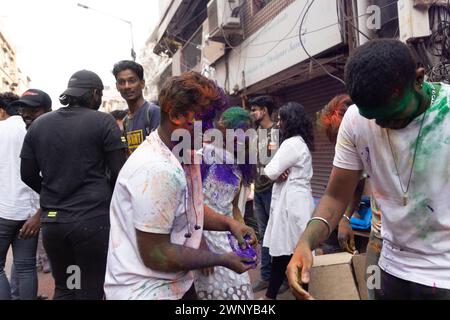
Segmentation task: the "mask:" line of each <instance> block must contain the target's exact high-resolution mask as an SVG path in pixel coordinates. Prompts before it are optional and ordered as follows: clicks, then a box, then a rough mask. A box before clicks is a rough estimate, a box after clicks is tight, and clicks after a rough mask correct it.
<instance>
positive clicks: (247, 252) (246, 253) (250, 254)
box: [228, 233, 258, 269]
mask: <svg viewBox="0 0 450 320" xmlns="http://www.w3.org/2000/svg"><path fill="white" fill-rule="evenodd" d="M250 239H251V238H250V236H245V237H244V241H245V245H246V247H245V249H242V248H241V247H240V246H239V243H238V241H237V239H236V238H235V237H234V236H233V235H232V234H231V233H228V241H229V242H230V247H231V249H232V250H233V252H234V253H236V254H237V255H238V256H239V257H243V258H249V259H252V260H253V261H252V262H244V264H247V265H253V269H256V265H257V261H258V259H257V257H258V253H257V252H256V251H255V249H253V247H252V246H251V245H250V244H249V243H248V242H249V241H250Z"/></svg>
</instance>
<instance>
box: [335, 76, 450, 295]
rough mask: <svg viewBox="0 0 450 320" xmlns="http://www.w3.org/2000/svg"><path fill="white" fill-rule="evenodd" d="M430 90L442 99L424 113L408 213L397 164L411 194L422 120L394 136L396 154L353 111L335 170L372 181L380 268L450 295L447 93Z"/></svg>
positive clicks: (442, 88)
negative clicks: (358, 173) (378, 220)
mask: <svg viewBox="0 0 450 320" xmlns="http://www.w3.org/2000/svg"><path fill="white" fill-rule="evenodd" d="M433 86H434V87H435V89H436V91H437V97H436V99H435V101H434V103H433V104H432V106H431V107H430V109H429V110H428V111H427V112H426V113H425V120H424V125H423V128H422V132H421V135H420V139H419V147H418V150H417V155H416V161H415V165H414V169H413V174H412V179H411V184H410V187H409V190H408V197H409V201H408V204H407V205H406V206H404V203H403V195H404V194H403V192H402V189H401V187H400V182H399V176H398V174H397V170H396V168H395V164H394V156H395V157H396V163H397V166H398V171H399V174H400V179H401V181H402V185H403V190H406V186H407V184H408V179H409V175H410V170H411V165H412V160H413V155H414V147H415V143H416V140H417V137H418V133H419V128H420V125H421V121H422V117H423V116H422V115H421V116H419V117H417V118H416V119H415V120H414V121H413V122H411V123H410V124H409V125H408V126H407V127H406V128H404V129H400V130H389V135H390V138H391V143H392V149H393V152H391V149H390V146H389V142H388V137H387V133H386V129H383V128H381V127H379V126H378V125H376V123H375V121H374V120H368V119H366V118H364V117H362V116H361V115H360V114H359V112H358V108H357V107H356V106H351V107H350V108H349V109H348V111H347V112H346V114H345V116H344V119H343V121H342V125H341V127H340V130H339V135H338V141H337V144H336V155H335V158H334V165H335V166H336V167H339V168H343V169H349V170H364V171H366V172H367V174H368V176H369V177H368V179H369V181H370V185H371V188H372V191H373V198H374V200H375V201H376V204H377V206H378V207H379V208H380V210H381V212H382V213H383V214H382V215H381V219H382V228H381V235H382V237H383V249H382V253H381V258H380V261H379V265H380V267H381V268H382V269H383V270H384V271H385V272H387V273H389V274H391V275H393V276H395V277H397V278H400V279H404V280H407V281H412V282H415V283H419V284H422V285H426V286H430V287H436V288H444V289H450V196H449V195H450V86H448V85H445V84H433ZM393 154H394V156H393Z"/></svg>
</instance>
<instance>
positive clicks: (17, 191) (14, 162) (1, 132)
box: [0, 116, 39, 221]
mask: <svg viewBox="0 0 450 320" xmlns="http://www.w3.org/2000/svg"><path fill="white" fill-rule="evenodd" d="M26 133H27V131H26V129H25V123H24V122H23V120H22V117H20V116H11V117H9V118H8V119H6V120H3V121H0V137H1V139H2V141H1V143H0V218H3V219H7V220H14V221H24V220H28V219H29V218H30V217H31V216H33V215H34V214H35V213H36V211H37V210H38V208H39V195H38V194H37V193H36V192H34V191H33V190H32V189H31V188H29V187H28V186H27V185H26V184H25V183H23V182H22V179H21V177H20V162H21V159H20V151H21V149H22V144H23V140H24V138H25V134H26Z"/></svg>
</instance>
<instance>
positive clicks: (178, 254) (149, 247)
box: [136, 229, 252, 273]
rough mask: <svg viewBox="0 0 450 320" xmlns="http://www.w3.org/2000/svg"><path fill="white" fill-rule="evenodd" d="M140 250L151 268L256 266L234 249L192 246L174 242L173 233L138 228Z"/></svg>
mask: <svg viewBox="0 0 450 320" xmlns="http://www.w3.org/2000/svg"><path fill="white" fill-rule="evenodd" d="M136 236H137V243H138V247H139V253H140V256H141V258H142V261H143V262H144V264H145V266H146V267H147V268H150V269H152V270H156V271H161V272H179V271H189V270H197V269H203V268H208V267H214V266H222V267H226V268H228V269H231V270H233V271H235V272H237V273H243V272H245V271H247V270H249V269H250V268H251V267H252V266H251V265H246V264H244V262H250V261H251V260H249V259H246V258H240V257H239V256H237V255H236V254H234V253H233V252H230V253H227V254H220V255H219V254H215V253H213V252H211V251H206V250H200V249H193V248H188V247H184V246H180V245H175V244H172V243H171V242H170V235H168V234H155V233H146V232H142V231H139V230H137V229H136Z"/></svg>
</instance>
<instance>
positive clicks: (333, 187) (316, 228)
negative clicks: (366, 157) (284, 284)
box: [286, 167, 361, 299]
mask: <svg viewBox="0 0 450 320" xmlns="http://www.w3.org/2000/svg"><path fill="white" fill-rule="evenodd" d="M360 177H361V171H354V170H345V169H340V168H337V167H333V170H332V171H331V175H330V179H329V181H328V186H327V189H326V191H325V194H324V196H323V197H322V199H321V200H320V202H319V204H318V205H317V207H316V209H315V210H314V217H322V218H324V219H326V220H327V221H328V223H329V224H330V227H331V230H334V229H335V228H336V226H337V224H338V222H339V220H340V219H341V218H342V215H343V214H344V211H345V208H346V206H347V204H348V203H349V202H350V200H351V198H352V195H353V193H354V191H355V188H356V186H357V184H358V182H359V180H360ZM327 237H328V228H327V226H326V225H325V223H324V222H322V221H318V220H314V221H312V222H311V223H310V224H309V225H308V227H307V228H306V230H305V232H304V233H303V234H302V236H301V237H300V240H299V242H298V244H297V247H296V248H295V251H294V255H293V257H292V258H291V261H290V262H289V265H288V267H287V269H286V276H287V278H288V281H289V285H290V287H291V290H292V292H293V294H294V295H295V297H296V298H297V299H311V296H310V295H309V293H308V292H306V291H305V290H304V289H302V288H301V283H305V284H307V283H309V272H310V269H311V267H312V264H313V256H312V250H314V249H315V248H317V247H318V246H319V244H320V243H321V242H323V241H325V240H326V239H327Z"/></svg>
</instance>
